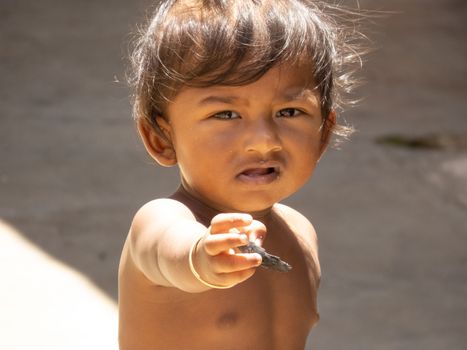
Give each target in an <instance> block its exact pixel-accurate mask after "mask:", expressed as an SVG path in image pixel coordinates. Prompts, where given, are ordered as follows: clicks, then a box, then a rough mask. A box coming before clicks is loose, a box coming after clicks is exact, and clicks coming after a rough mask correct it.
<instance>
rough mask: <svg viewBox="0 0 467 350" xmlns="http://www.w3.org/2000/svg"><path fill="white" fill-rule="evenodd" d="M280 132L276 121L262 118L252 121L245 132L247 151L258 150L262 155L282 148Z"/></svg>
mask: <svg viewBox="0 0 467 350" xmlns="http://www.w3.org/2000/svg"><path fill="white" fill-rule="evenodd" d="M278 132H279V130H278V129H277V125H275V124H274V121H270V120H261V121H254V122H251V123H250V125H248V131H247V132H246V134H245V150H246V151H247V152H258V153H260V154H262V155H267V154H268V153H271V152H278V151H280V150H282V143H281V139H280V136H279V133H278Z"/></svg>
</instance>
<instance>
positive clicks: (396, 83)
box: [0, 0, 467, 350]
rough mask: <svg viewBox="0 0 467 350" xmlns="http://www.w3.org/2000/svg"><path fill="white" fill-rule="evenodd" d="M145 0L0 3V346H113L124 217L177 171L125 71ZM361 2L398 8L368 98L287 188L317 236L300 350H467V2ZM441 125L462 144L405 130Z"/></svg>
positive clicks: (380, 31) (380, 39) (382, 31)
mask: <svg viewBox="0 0 467 350" xmlns="http://www.w3.org/2000/svg"><path fill="white" fill-rule="evenodd" d="M149 3H150V2H149V1H148V0H138V1H132V2H128V1H123V0H115V1H112V2H104V1H93V2H91V1H71V0H61V1H58V0H42V1H27V0H26V1H14V0H4V1H2V2H1V3H0V77H1V80H0V276H1V279H0V348H1V349H9V350H10V349H11V350H15V349H21V350H23V349H47V350H51V349H75V348H76V349H93V348H96V349H115V347H116V345H115V344H116V342H115V334H116V309H115V307H116V295H117V275H116V274H117V267H118V259H119V254H120V250H121V247H122V244H123V240H124V238H125V235H126V233H127V229H128V225H129V223H130V221H131V218H132V215H133V213H134V212H135V211H136V210H137V208H138V207H139V206H140V205H141V204H142V203H144V202H146V201H148V200H150V199H152V198H155V197H160V196H164V195H167V194H169V193H170V192H171V191H172V190H173V189H174V188H175V186H176V177H177V175H176V172H175V170H168V169H162V168H159V167H156V166H153V165H152V164H151V162H150V161H149V159H148V157H146V155H145V153H144V150H143V148H142V146H141V145H140V143H139V140H138V138H137V136H136V132H135V130H134V126H133V124H132V120H131V117H130V106H129V99H128V89H127V87H126V85H125V83H124V80H125V74H124V66H125V61H124V59H123V58H124V57H125V56H126V54H127V50H126V47H127V43H128V41H129V40H130V37H131V36H130V35H129V33H130V32H131V31H132V30H134V25H135V24H136V23H137V22H138V21H139V20H140V19H141V18H142V17H143V16H144V9H145V8H146V7H147V5H148V4H149ZM360 4H361V6H362V7H364V8H371V9H377V10H384V11H392V14H390V15H389V14H388V15H387V16H385V18H375V19H374V20H373V22H374V24H372V25H371V30H369V32H368V34H369V36H370V38H371V39H372V40H373V42H374V44H373V46H374V48H375V51H374V52H373V53H372V54H370V55H369V56H368V57H367V61H368V62H367V64H366V65H365V69H364V71H363V75H364V77H365V80H366V85H365V86H364V87H363V88H361V89H360V91H359V93H360V95H362V96H363V97H364V100H363V101H362V102H361V103H360V105H359V106H358V107H357V108H355V109H353V110H351V111H349V112H348V113H346V114H345V117H346V119H347V120H348V121H349V122H351V123H352V124H353V125H354V126H355V127H356V129H357V130H358V132H357V133H356V134H355V135H354V136H353V137H352V140H351V141H350V142H347V143H345V144H344V145H342V147H341V150H330V151H329V152H328V154H327V155H326V157H325V158H324V159H323V160H322V161H321V163H320V166H319V169H318V171H317V173H316V174H315V176H314V178H313V179H312V181H311V182H310V183H309V184H308V185H307V186H305V188H304V189H303V190H302V191H301V192H300V193H298V194H297V195H295V196H294V197H293V198H291V199H289V200H288V202H289V203H290V204H291V205H293V206H295V207H296V208H298V209H299V210H301V211H302V212H303V213H304V214H305V215H307V216H308V217H310V218H311V219H312V221H313V223H314V224H315V226H316V228H317V230H318V234H319V238H320V254H321V263H322V268H323V281H322V288H321V291H320V299H319V303H320V313H321V317H322V318H321V322H320V324H319V325H318V327H317V328H316V329H315V330H314V331H313V332H312V334H311V336H310V339H309V344H308V347H307V349H321V350H335V349H346V350H366V349H370V350H371V349H378V350H386V349H391V350H398V349H412V350H419V349H420V350H422V349H423V350H438V349H449V350H461V349H465V347H466V345H467V333H466V332H465V329H466V325H467V249H466V248H467V149H466V147H465V146H464V145H465V140H466V138H467V137H466V136H465V135H467V115H466V112H467V103H466V96H467V94H466V93H467V83H466V79H465V78H466V76H467V65H466V63H465V62H467V57H466V56H467V55H466V54H467V48H466V46H465V38H466V34H467V27H466V25H465V23H466V20H467V18H466V17H467V15H466V14H467V3H466V2H465V1H463V0H445V1H436V0H411V1H403V0H391V1H389V0H380V1H369V0H366V1H360ZM432 133H435V134H436V135H438V138H437V139H439V138H440V137H441V138H443V137H444V138H446V137H447V138H448V139H449V140H455V141H453V142H451V143H449V142H447V143H446V142H435V146H436V145H438V146H439V147H437V148H436V147H435V148H434V149H427V148H414V147H410V145H413V143H412V144H411V143H410V142H408V141H407V142H406V141H403V142H400V139H402V138H403V137H408V138H417V137H422V138H423V139H430V138H432V137H431V136H430V135H431V134H432ZM392 134H396V135H399V136H400V137H399V138H398V140H399V141H397V142H396V143H397V144H398V145H399V146H395V145H394V142H386V143H385V144H381V143H378V142H376V140H378V139H380V138H381V137H384V136H387V135H392ZM440 135H441V136H440ZM445 135H447V136H445ZM400 146H402V147H400ZM90 340H94V341H95V343H94V345H92V344H93V343H92V342H90Z"/></svg>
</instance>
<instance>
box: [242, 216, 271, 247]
mask: <svg viewBox="0 0 467 350" xmlns="http://www.w3.org/2000/svg"><path fill="white" fill-rule="evenodd" d="M243 232H246V234H247V235H248V237H249V240H250V242H254V243H256V244H257V245H259V246H261V245H262V244H263V241H264V238H265V237H266V234H267V229H266V226H265V225H264V224H263V223H262V222H261V221H258V220H253V221H252V222H251V224H250V225H248V226H247V227H244V229H243Z"/></svg>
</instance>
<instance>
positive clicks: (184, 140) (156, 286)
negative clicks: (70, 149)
mask: <svg viewBox="0 0 467 350" xmlns="http://www.w3.org/2000/svg"><path fill="white" fill-rule="evenodd" d="M323 8H324V7H323V5H322V4H319V5H318V4H316V2H314V1H311V0H166V1H162V3H161V4H160V5H159V7H158V8H157V10H156V12H155V15H154V16H153V18H152V19H151V22H150V25H149V26H148V27H147V29H146V30H145V32H144V33H143V34H142V35H141V37H140V40H139V42H138V45H137V47H136V49H135V52H134V56H133V58H134V64H135V74H134V87H135V104H134V114H135V118H136V122H137V126H138V130H139V133H140V135H141V138H142V140H143V142H144V145H145V147H146V149H147V151H148V153H149V154H150V155H151V157H152V158H154V160H156V161H157V162H158V163H159V164H160V165H162V166H174V165H178V168H179V170H180V181H181V184H180V187H179V189H178V190H177V191H176V192H175V193H174V194H172V195H171V196H170V197H169V198H163V199H156V200H154V201H151V202H149V203H147V204H146V205H144V206H143V207H142V208H141V209H140V210H139V211H138V212H137V214H136V215H135V217H134V220H133V223H132V225H131V229H130V232H129V235H128V238H127V241H126V243H125V246H124V249H123V253H122V257H121V263H120V270H119V322H120V325H119V326H120V331H119V340H120V348H121V349H122V350H146V349H164V350H166V349H282V350H284V349H303V348H304V346H305V342H306V339H307V335H308V333H309V331H310V329H311V328H312V327H313V325H314V324H316V322H317V321H318V318H319V316H318V311H317V290H318V285H319V280H320V266H319V261H318V248H317V239H316V234H315V231H314V229H313V226H312V225H311V223H310V222H309V221H308V220H307V219H306V218H305V217H304V216H302V215H301V214H300V213H298V212H297V211H295V210H294V209H292V208H289V207H287V206H285V205H283V204H279V203H278V202H279V201H281V200H282V199H284V198H286V197H288V196H290V195H291V194H293V193H294V192H296V191H297V190H298V189H299V188H300V187H301V186H302V185H303V184H304V183H305V182H306V181H307V180H308V179H309V178H310V176H311V174H312V173H313V170H314V168H315V166H316V163H317V162H318V160H319V159H320V157H321V156H322V155H323V153H324V151H325V149H326V147H327V145H328V142H329V139H330V136H331V133H332V132H336V131H340V132H341V133H342V131H345V128H343V127H339V126H338V125H337V124H336V113H335V109H336V106H337V104H338V97H339V89H341V88H346V87H349V86H350V84H351V83H352V82H351V81H350V80H348V77H349V75H348V74H343V75H342V77H341V76H340V74H341V73H346V72H344V71H343V70H342V69H343V67H344V66H343V65H344V64H345V63H347V61H346V60H348V59H354V58H358V56H356V55H355V52H354V51H353V47H351V46H350V44H348V42H347V44H345V43H344V44H345V45H342V42H341V39H342V38H344V39H346V37H345V35H346V34H345V33H344V32H343V31H342V30H341V29H339V30H338V29H337V27H336V25H335V24H334V23H335V22H334V20H333V19H332V18H331V17H329V16H328V15H325V14H324V12H323ZM347 39H348V37H347ZM349 53H351V54H349ZM346 79H347V80H346ZM248 242H254V243H255V244H257V245H259V246H262V247H263V248H264V249H265V250H266V251H267V252H270V253H271V254H274V255H277V256H280V257H281V258H282V259H283V260H285V261H287V262H288V263H289V264H290V265H291V266H292V267H293V269H292V270H291V271H290V272H284V273H281V272H276V271H274V270H271V269H269V270H267V269H261V268H259V266H260V264H261V262H262V257H261V255H260V254H258V253H257V252H244V250H241V248H239V247H241V246H245V245H247V244H248Z"/></svg>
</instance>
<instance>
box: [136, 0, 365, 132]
mask: <svg viewBox="0 0 467 350" xmlns="http://www.w3.org/2000/svg"><path fill="white" fill-rule="evenodd" d="M352 14H355V13H354V12H349V11H348V10H343V9H342V8H340V7H339V6H331V5H329V4H325V3H323V2H321V1H314V0H163V1H161V2H160V3H159V5H158V6H157V8H156V9H155V12H154V14H153V15H152V16H151V19H150V21H149V23H148V24H147V26H146V27H145V28H143V29H142V30H140V32H139V33H138V36H137V40H136V41H135V46H134V48H133V51H132V56H131V59H132V72H131V75H130V84H131V85H132V87H133V99H134V100H133V115H134V117H135V119H139V118H145V119H146V120H147V121H148V122H149V123H150V124H151V125H152V126H153V127H154V128H155V130H156V131H158V132H160V129H159V126H158V125H157V122H156V117H157V116H164V111H165V109H166V106H167V103H168V102H169V101H170V100H171V99H173V98H174V97H175V96H176V94H177V93H178V92H179V91H180V89H181V88H182V87H184V86H190V87H208V86H213V85H225V86H240V85H246V84H249V83H252V82H254V81H256V80H258V79H259V78H261V77H262V76H263V75H264V74H265V73H266V72H267V71H269V70H270V69H271V68H272V67H274V66H278V65H280V64H284V63H285V64H287V65H288V66H290V65H297V66H298V67H300V69H302V68H303V70H304V71H303V74H307V75H308V76H309V77H310V80H311V81H312V82H313V84H314V85H313V87H314V88H315V89H317V91H318V92H319V96H320V102H321V112H322V115H323V117H324V118H326V117H327V116H328V115H329V113H330V112H331V111H333V110H337V111H339V110H341V109H342V107H343V106H344V105H345V104H346V102H347V101H346V96H348V94H349V93H350V92H351V91H352V90H353V88H354V86H355V84H356V81H355V79H354V78H353V75H354V74H353V73H354V72H355V71H356V70H358V69H359V66H360V65H361V54H362V51H363V50H361V46H359V43H360V42H361V40H360V39H361V38H362V35H361V34H360V33H359V32H358V31H357V30H356V26H355V23H356V22H355V21H354V20H352V19H350V20H349V18H350V17H349V15H352ZM333 131H334V133H335V134H337V135H340V136H344V137H345V136H347V135H348V134H350V132H351V131H352V128H351V127H349V126H346V125H339V124H337V125H335V126H334V127H333Z"/></svg>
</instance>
